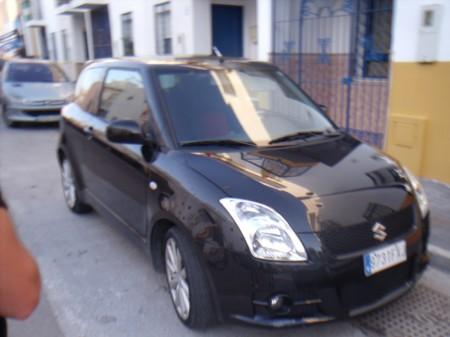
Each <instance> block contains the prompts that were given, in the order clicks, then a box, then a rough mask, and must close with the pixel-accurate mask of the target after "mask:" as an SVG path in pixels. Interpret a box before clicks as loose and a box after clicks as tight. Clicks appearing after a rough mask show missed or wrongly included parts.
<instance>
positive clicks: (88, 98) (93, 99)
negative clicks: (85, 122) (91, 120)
mask: <svg viewBox="0 0 450 337" xmlns="http://www.w3.org/2000/svg"><path fill="white" fill-rule="evenodd" d="M104 74H105V69H104V68H91V69H87V70H85V71H83V72H82V73H81V75H80V78H79V79H78V82H77V87H76V89H75V103H77V104H78V105H79V106H80V108H81V109H83V110H84V111H87V112H90V113H96V112H97V106H98V97H99V95H100V90H101V88H102V82H103V77H104Z"/></svg>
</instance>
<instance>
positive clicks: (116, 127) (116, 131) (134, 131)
mask: <svg viewBox="0 0 450 337" xmlns="http://www.w3.org/2000/svg"><path fill="white" fill-rule="evenodd" d="M106 138H107V139H108V140H109V141H111V142H114V143H128V144H144V143H145V142H146V139H145V136H144V134H143V133H142V131H141V128H140V127H139V124H138V123H137V122H135V121H132V120H115V121H112V122H111V123H110V124H109V125H108V127H107V128H106Z"/></svg>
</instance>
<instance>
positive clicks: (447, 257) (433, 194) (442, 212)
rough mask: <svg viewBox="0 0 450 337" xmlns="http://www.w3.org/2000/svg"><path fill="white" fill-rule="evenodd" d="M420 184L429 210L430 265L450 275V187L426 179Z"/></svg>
mask: <svg viewBox="0 0 450 337" xmlns="http://www.w3.org/2000/svg"><path fill="white" fill-rule="evenodd" d="M422 183H423V186H424V188H425V192H426V194H427V196H428V200H429V202H430V210H431V234H430V242H429V251H430V255H431V264H432V265H433V266H435V267H437V268H439V269H441V270H444V271H446V272H449V273H450V185H446V184H443V183H440V182H438V181H435V180H426V179H424V180H422Z"/></svg>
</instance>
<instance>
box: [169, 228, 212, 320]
mask: <svg viewBox="0 0 450 337" xmlns="http://www.w3.org/2000/svg"><path fill="white" fill-rule="evenodd" d="M164 258H165V268H166V277H167V283H168V286H169V292H170V296H171V298H172V302H173V305H174V308H175V311H176V313H177V315H178V317H179V318H180V320H181V321H182V322H183V323H184V324H185V325H187V326H188V327H190V328H193V329H201V328H205V327H207V326H209V325H211V324H212V323H213V321H214V317H215V315H214V308H213V304H212V303H213V301H212V297H211V292H210V291H209V285H208V282H207V277H206V273H205V270H204V268H203V267H202V265H201V263H200V260H199V258H198V256H197V253H196V251H195V247H194V245H193V243H192V240H191V239H190V238H189V237H188V236H187V235H185V234H184V233H183V232H181V231H180V230H179V229H177V228H176V227H172V228H171V229H170V230H169V231H168V232H167V235H166V240H165V252H164Z"/></svg>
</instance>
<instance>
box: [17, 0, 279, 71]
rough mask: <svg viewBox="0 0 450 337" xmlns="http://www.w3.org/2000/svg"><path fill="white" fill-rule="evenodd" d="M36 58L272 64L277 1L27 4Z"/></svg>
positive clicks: (54, 0)
mask: <svg viewBox="0 0 450 337" xmlns="http://www.w3.org/2000/svg"><path fill="white" fill-rule="evenodd" d="M22 6H23V7H27V8H31V10H29V12H30V14H29V15H28V16H27V17H26V18H24V19H23V21H24V22H23V26H24V30H25V44H26V47H27V54H28V56H34V57H41V58H50V59H53V60H56V61H58V62H61V63H83V62H85V61H86V60H90V59H96V58H105V57H111V56H112V57H121V56H137V57H152V56H156V55H172V56H184V55H186V56H188V55H209V54H211V50H212V47H213V46H216V47H218V49H219V50H220V51H221V52H222V54H223V55H225V56H242V57H246V58H251V59H260V60H268V59H269V57H270V55H269V53H270V49H271V8H272V4H271V0H171V1H161V0H127V1H125V0H23V1H22Z"/></svg>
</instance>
